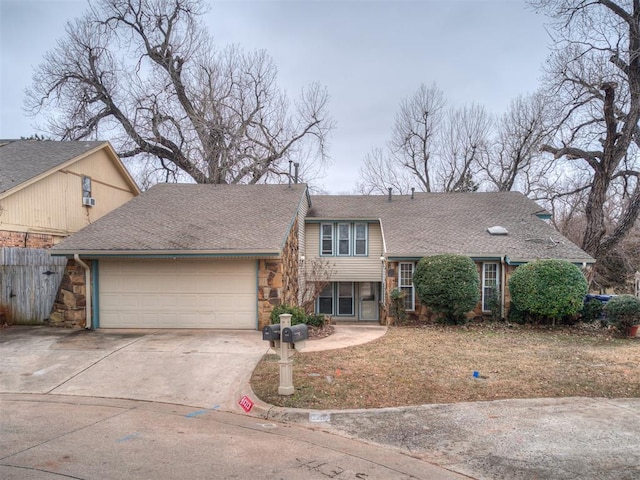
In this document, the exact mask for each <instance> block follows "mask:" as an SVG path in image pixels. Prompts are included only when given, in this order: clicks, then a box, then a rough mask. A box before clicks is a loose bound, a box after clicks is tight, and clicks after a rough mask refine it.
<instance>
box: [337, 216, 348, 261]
mask: <svg viewBox="0 0 640 480" xmlns="http://www.w3.org/2000/svg"><path fill="white" fill-rule="evenodd" d="M350 254H351V225H349V224H348V223H339V224H338V255H350Z"/></svg>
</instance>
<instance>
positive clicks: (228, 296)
mask: <svg viewBox="0 0 640 480" xmlns="http://www.w3.org/2000/svg"><path fill="white" fill-rule="evenodd" d="M98 271H99V291H100V297H99V300H100V304H99V305H100V307H99V308H100V327H102V328H231V329H256V328H257V319H256V317H257V313H256V308H257V307H256V304H257V291H256V290H257V280H256V279H257V262H256V261H255V260H202V259H188V260H187V259H185V260H181V259H177V260H151V259H149V260H141V259H137V260H100V263H99V266H98Z"/></svg>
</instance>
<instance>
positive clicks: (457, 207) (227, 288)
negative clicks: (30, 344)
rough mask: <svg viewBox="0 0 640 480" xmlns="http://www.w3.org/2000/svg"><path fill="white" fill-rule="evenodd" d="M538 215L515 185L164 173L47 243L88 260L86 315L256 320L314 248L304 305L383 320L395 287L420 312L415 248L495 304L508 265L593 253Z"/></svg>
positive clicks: (155, 323)
mask: <svg viewBox="0 0 640 480" xmlns="http://www.w3.org/2000/svg"><path fill="white" fill-rule="evenodd" d="M548 216H549V214H548V213H547V212H546V211H544V210H542V209H541V208H540V207H539V206H538V205H537V204H536V203H535V202H533V201H531V200H529V199H527V198H526V197H525V196H524V195H522V194H520V193H456V194H444V193H438V194H425V193H416V194H415V195H410V196H409V195H407V196H393V197H387V196H332V195H326V196H310V195H309V193H308V190H307V188H306V186H305V185H296V184H294V185H177V184H163V185H157V186H155V187H152V188H151V189H150V190H148V191H147V192H145V193H143V194H142V195H140V196H139V197H137V198H135V199H134V200H132V201H130V202H129V203H127V204H125V205H124V206H122V207H121V208H119V209H117V210H115V211H114V212H111V213H110V214H108V215H106V216H105V217H104V218H102V219H101V220H100V221H98V222H96V223H94V224H92V225H90V226H88V227H86V228H84V229H83V230H81V231H79V232H78V233H76V234H74V235H72V236H71V237H69V238H68V239H66V240H65V241H63V242H62V243H60V244H59V245H57V246H55V247H54V248H53V252H54V254H55V255H65V256H68V257H72V256H74V255H78V256H79V258H80V259H82V260H84V261H85V262H86V263H90V265H91V287H92V289H93V294H92V296H91V298H90V301H89V302H87V310H89V311H90V314H89V315H90V318H91V319H92V322H91V324H92V325H93V326H94V327H105V328H111V327H124V328H140V327H149V328H239V329H256V328H262V327H263V326H264V325H266V324H268V323H269V316H270V313H271V310H272V309H273V306H274V305H277V304H280V303H289V304H295V303H298V302H299V301H300V300H301V297H302V295H303V289H304V286H305V283H307V282H308V281H309V271H310V270H311V269H312V268H313V267H312V266H313V265H317V264H318V262H321V263H322V262H324V263H325V264H326V265H327V270H326V271H327V272H328V274H329V277H328V278H326V279H325V280H327V281H328V286H327V287H326V288H325V289H324V290H323V291H322V292H321V293H320V295H319V296H318V298H317V300H316V311H317V312H319V313H324V314H327V315H330V316H332V317H333V318H334V319H336V320H345V321H381V322H386V321H387V315H388V311H389V310H388V308H387V306H388V304H389V293H390V292H391V290H392V289H394V288H396V287H397V288H400V289H401V290H403V291H405V292H406V293H407V296H406V298H405V302H406V308H407V310H408V311H409V312H410V313H411V314H412V315H414V316H419V317H426V316H428V312H427V311H426V309H425V308H424V307H422V306H420V304H419V302H418V300H417V298H416V295H415V291H414V288H413V282H412V277H413V272H414V269H415V265H416V263H417V262H418V261H419V260H420V258H422V257H424V256H428V255H434V254H440V253H456V254H461V255H466V256H469V257H471V258H472V259H473V260H474V261H475V262H476V264H477V265H478V272H479V274H480V276H481V279H482V301H481V302H480V303H479V305H478V307H477V309H476V313H478V314H482V313H486V312H487V311H488V310H489V299H490V298H493V297H495V296H497V298H499V299H500V301H501V304H502V305H503V306H505V305H508V302H509V293H508V289H507V288H505V286H506V285H507V279H508V277H509V275H510V273H511V272H512V271H513V269H514V268H516V266H517V265H520V264H522V263H526V262H529V261H532V260H536V259H540V258H559V259H566V260H569V261H571V262H573V263H576V264H579V265H581V266H586V265H589V264H591V263H593V262H594V260H593V258H591V257H590V256H589V255H587V254H586V253H585V252H583V251H582V250H580V249H579V248H578V247H576V246H575V245H574V244H572V243H571V242H570V241H569V240H567V239H566V238H564V237H562V236H561V235H560V234H558V233H557V232H556V231H555V230H554V229H553V228H552V227H551V226H549V225H548V224H547V223H546V222H545V220H544V219H545V218H548ZM494 227H501V228H496V229H494ZM491 232H493V233H491ZM323 283H324V282H323Z"/></svg>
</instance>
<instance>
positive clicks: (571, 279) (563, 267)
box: [509, 260, 588, 324]
mask: <svg viewBox="0 0 640 480" xmlns="http://www.w3.org/2000/svg"><path fill="white" fill-rule="evenodd" d="M587 288H588V285H587V279H586V278H585V277H584V275H583V274H582V271H580V269H579V268H578V267H577V266H575V265H574V264H572V263H570V262H568V261H566V260H537V261H535V262H531V263H527V264H526V265H523V266H521V267H518V268H517V269H516V271H515V272H513V274H512V275H511V278H510V280H509V290H510V292H511V301H512V303H513V305H515V307H516V308H517V309H518V310H519V311H520V312H522V313H524V314H526V315H528V316H530V317H532V318H534V319H539V320H551V321H552V323H553V324H555V322H556V320H561V319H562V318H563V317H570V316H575V315H577V314H578V313H579V312H580V311H581V310H582V308H583V305H584V297H585V295H586V294H587Z"/></svg>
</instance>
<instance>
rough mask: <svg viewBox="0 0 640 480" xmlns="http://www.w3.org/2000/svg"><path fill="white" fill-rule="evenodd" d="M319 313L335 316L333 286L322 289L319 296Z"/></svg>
mask: <svg viewBox="0 0 640 480" xmlns="http://www.w3.org/2000/svg"><path fill="white" fill-rule="evenodd" d="M318 313H323V314H325V315H333V284H331V283H330V284H329V285H327V286H326V287H324V288H323V289H322V291H321V292H320V295H319V296H318Z"/></svg>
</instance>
